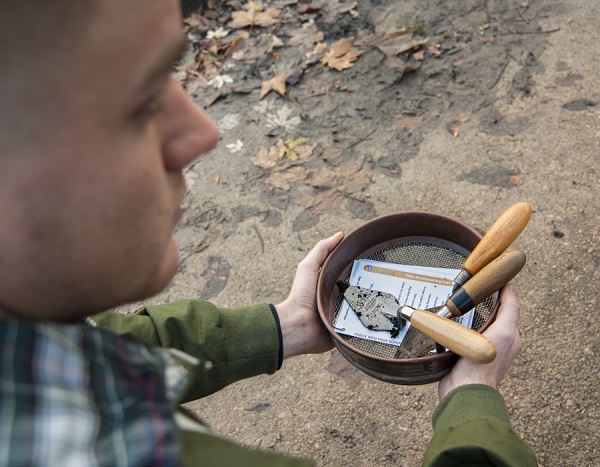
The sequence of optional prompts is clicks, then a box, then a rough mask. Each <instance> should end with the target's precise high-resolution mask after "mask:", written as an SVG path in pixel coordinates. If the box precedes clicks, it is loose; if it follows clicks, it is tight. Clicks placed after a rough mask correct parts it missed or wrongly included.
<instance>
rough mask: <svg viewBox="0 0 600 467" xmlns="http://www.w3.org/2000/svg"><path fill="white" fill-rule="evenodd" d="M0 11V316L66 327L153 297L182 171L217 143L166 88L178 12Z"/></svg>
mask: <svg viewBox="0 0 600 467" xmlns="http://www.w3.org/2000/svg"><path fill="white" fill-rule="evenodd" d="M1 1H2V4H1V6H0V8H1V10H0V18H1V19H0V28H1V30H2V32H1V33H0V34H1V36H0V40H1V42H3V44H1V45H0V60H1V61H2V62H3V63H5V64H7V65H6V66H4V65H3V66H2V67H0V88H1V89H0V99H1V101H2V106H1V107H0V113H1V115H0V310H2V311H3V312H4V313H8V314H13V315H17V316H23V317H30V318H42V319H57V320H69V319H73V318H76V317H79V316H83V315H86V314H90V313H93V312H96V311H100V310H102V309H105V308H108V307H111V306H114V305H117V304H120V303H124V302H126V301H131V300H136V299H140V298H143V297H146V296H149V295H151V294H154V293H157V292H158V291H160V290H161V289H162V288H163V287H164V286H165V285H166V284H167V283H168V281H169V280H170V279H171V278H172V276H173V274H174V273H175V271H176V269H177V265H178V258H179V257H178V253H177V246H176V244H175V242H174V239H173V237H172V233H173V229H174V227H175V224H176V222H177V220H178V217H179V216H180V208H179V205H180V203H181V201H182V199H183V196H184V193H185V184H184V179H183V174H182V170H183V168H184V167H185V166H186V165H188V164H189V163H191V162H192V161H193V160H194V159H195V158H196V157H197V156H199V155H200V154H202V153H203V152H206V151H208V150H209V149H211V148H212V147H213V146H214V144H216V141H217V139H218V135H217V131H216V128H215V127H214V125H213V124H212V122H211V121H210V120H209V119H208V117H207V116H206V115H205V114H204V113H202V112H201V111H200V110H199V109H197V108H196V107H195V105H194V104H193V103H192V102H191V101H189V99H188V98H187V96H186V95H185V94H184V93H183V92H182V90H181V89H180V88H179V87H178V85H177V83H175V82H174V81H173V79H172V78H171V76H170V70H171V66H172V64H173V62H174V61H175V60H176V59H177V58H178V55H179V53H180V52H181V48H182V46H183V39H182V35H181V31H180V17H179V6H178V3H177V1H176V0H89V1H86V0H59V1H53V2H46V1H42V0H37V1H35V0H20V1H19V2H5V1H4V0H1ZM13 4H19V5H21V6H13ZM36 4H37V5H36ZM5 5H6V6H5ZM32 5H33V6H32ZM36 6H37V7H39V8H35V7H36ZM38 27H39V30H38V29H37V28H38ZM23 28H25V29H23ZM7 39H10V41H11V43H10V44H7V43H6V40H7ZM5 59H6V61H5Z"/></svg>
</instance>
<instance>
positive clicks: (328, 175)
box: [306, 167, 337, 188]
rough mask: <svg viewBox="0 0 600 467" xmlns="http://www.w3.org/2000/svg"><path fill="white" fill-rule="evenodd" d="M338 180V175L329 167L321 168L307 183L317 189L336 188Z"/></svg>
mask: <svg viewBox="0 0 600 467" xmlns="http://www.w3.org/2000/svg"><path fill="white" fill-rule="evenodd" d="M336 178H337V174H336V173H335V172H334V171H333V170H330V169H328V168H327V167H321V169H320V170H319V171H318V172H315V173H313V174H312V175H311V177H310V178H309V179H308V180H307V181H306V183H308V184H309V185H311V186H314V187H315V188H324V187H327V188H330V187H333V186H335V184H336Z"/></svg>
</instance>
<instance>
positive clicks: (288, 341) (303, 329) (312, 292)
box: [275, 232, 344, 358]
mask: <svg viewBox="0 0 600 467" xmlns="http://www.w3.org/2000/svg"><path fill="white" fill-rule="evenodd" d="M343 237H344V234H343V233H341V232H338V233H336V234H335V235H333V236H331V237H329V238H326V239H324V240H321V241H320V242H319V243H317V245H316V246H315V247H314V248H313V249H312V250H311V251H310V253H308V255H306V257H305V258H304V259H303V260H302V261H301V262H300V264H298V268H297V269H296V276H295V278H294V283H293V284H292V290H291V292H290V295H289V297H288V298H287V299H286V300H285V301H283V302H282V303H280V304H279V305H277V306H276V307H275V308H277V313H278V314H279V321H280V324H281V332H282V334H283V357H284V358H286V357H292V356H294V355H300V354H305V353H320V352H325V351H327V350H330V349H331V348H332V347H333V344H332V342H331V339H330V337H329V334H328V333H327V329H325V327H324V326H323V323H322V322H321V319H320V318H319V313H318V312H317V299H316V293H317V278H318V277H319V271H320V269H321V266H323V263H324V262H325V259H326V258H327V256H328V255H329V253H331V250H333V249H334V248H335V246H336V245H337V244H338V243H339V242H340V240H341V239H342V238H343Z"/></svg>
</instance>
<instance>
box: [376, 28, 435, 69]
mask: <svg viewBox="0 0 600 467" xmlns="http://www.w3.org/2000/svg"><path fill="white" fill-rule="evenodd" d="M428 41H429V38H428V37H426V38H425V39H414V38H413V35H412V34H398V32H395V33H391V34H388V35H386V36H385V37H384V38H383V39H381V40H380V41H379V42H377V43H376V44H375V47H377V48H378V49H379V50H380V51H381V52H382V53H383V54H384V55H385V57H386V65H387V66H389V67H390V68H403V67H404V62H403V60H402V59H401V58H400V57H398V55H400V54H402V53H404V52H408V51H409V50H413V49H416V48H417V47H420V46H422V45H425V44H427V42H428ZM416 58H417V59H418V56H417V57H416Z"/></svg>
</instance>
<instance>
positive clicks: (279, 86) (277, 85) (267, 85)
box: [259, 72, 287, 99]
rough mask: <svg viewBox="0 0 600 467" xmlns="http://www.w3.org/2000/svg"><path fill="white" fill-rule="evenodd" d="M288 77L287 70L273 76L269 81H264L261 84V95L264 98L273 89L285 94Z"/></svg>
mask: <svg viewBox="0 0 600 467" xmlns="http://www.w3.org/2000/svg"><path fill="white" fill-rule="evenodd" d="M286 78H287V72H286V73H283V74H281V75H277V76H275V77H274V78H271V79H270V80H268V81H263V82H262V83H261V85H260V97H259V99H262V98H263V97H265V96H266V95H267V94H269V93H270V92H271V91H275V92H277V93H279V94H280V95H282V96H285V92H286V87H285V80H286Z"/></svg>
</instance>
